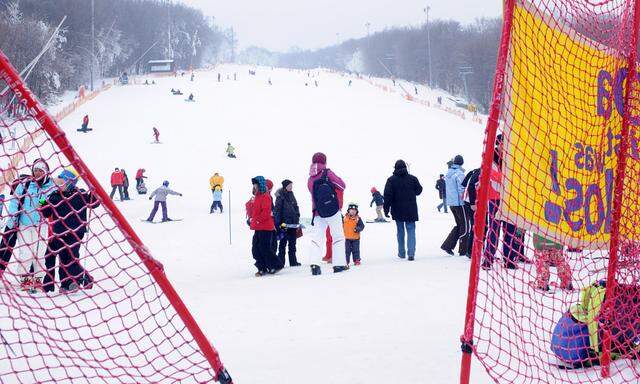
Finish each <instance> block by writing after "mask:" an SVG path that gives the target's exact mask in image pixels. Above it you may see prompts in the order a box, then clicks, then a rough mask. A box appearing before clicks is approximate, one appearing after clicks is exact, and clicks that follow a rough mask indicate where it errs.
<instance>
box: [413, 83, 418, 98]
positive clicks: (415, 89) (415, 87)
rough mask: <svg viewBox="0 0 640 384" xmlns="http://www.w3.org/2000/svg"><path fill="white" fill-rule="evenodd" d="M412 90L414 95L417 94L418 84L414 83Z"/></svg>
mask: <svg viewBox="0 0 640 384" xmlns="http://www.w3.org/2000/svg"><path fill="white" fill-rule="evenodd" d="M413 91H414V92H415V93H416V96H418V86H416V85H414V86H413Z"/></svg>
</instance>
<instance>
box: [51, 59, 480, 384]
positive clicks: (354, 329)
mask: <svg viewBox="0 0 640 384" xmlns="http://www.w3.org/2000/svg"><path fill="white" fill-rule="evenodd" d="M249 69H250V68H249V67H242V66H231V65H229V66H223V67H218V68H215V69H214V70H212V71H210V72H197V73H196V76H195V81H194V82H191V81H189V78H188V76H185V77H180V78H157V79H155V81H156V83H157V84H156V85H149V86H144V85H129V86H122V87H114V88H112V89H111V90H109V91H107V92H105V93H104V94H102V95H100V96H99V97H98V98H96V99H94V100H93V101H91V102H89V103H87V104H86V105H84V106H83V107H82V108H80V109H79V110H78V111H76V112H75V113H74V114H72V115H70V116H69V117H67V118H66V119H65V120H63V121H62V123H61V125H62V127H63V129H64V130H65V131H66V133H67V135H68V137H69V139H70V140H71V142H72V143H73V144H74V146H75V148H76V149H77V150H78V152H79V153H80V154H81V155H82V156H83V158H84V160H85V161H86V162H87V164H88V165H89V166H90V168H91V169H92V170H93V172H94V174H95V175H96V176H98V177H99V178H100V180H102V181H103V186H104V187H105V188H106V189H107V188H108V189H110V187H109V175H110V173H111V172H112V170H113V169H114V168H115V167H120V168H124V169H126V170H127V173H128V174H129V178H130V179H131V181H132V183H133V178H134V174H135V170H136V169H138V168H145V169H146V170H147V176H148V177H149V179H148V180H147V186H148V187H149V188H150V189H153V188H155V187H157V186H159V185H160V184H161V183H162V181H163V180H168V181H170V183H171V187H172V188H173V189H175V190H177V191H179V192H182V193H183V194H184V197H182V198H179V197H178V198H173V196H172V197H170V199H169V202H168V206H169V215H170V217H173V218H183V219H184V220H183V221H181V222H175V223H169V224H163V225H150V224H147V223H142V222H141V221H140V219H142V218H146V216H147V215H148V214H149V211H150V209H151V203H150V202H149V201H148V200H147V197H146V196H138V195H137V194H136V193H135V189H134V188H133V187H132V188H130V191H131V194H132V198H133V199H134V200H132V201H128V202H117V204H118V206H119V208H120V209H121V210H122V212H123V213H124V215H125V216H126V217H127V219H128V220H129V222H130V223H131V224H132V225H133V227H134V228H135V229H136V231H137V233H138V234H139V235H140V236H141V238H142V239H143V241H144V242H145V243H146V245H147V246H148V247H149V248H150V249H151V251H152V253H153V254H154V256H155V257H156V258H158V259H159V260H160V261H161V262H162V263H163V264H164V265H165V270H166V273H167V274H168V276H169V278H170V280H171V281H172V282H173V283H174V285H175V286H176V288H177V290H178V291H179V292H180V294H181V295H182V297H183V299H184V300H185V302H186V303H187V305H188V307H189V308H190V310H191V311H192V313H193V314H194V316H195V318H196V319H198V322H199V324H200V326H201V327H202V328H203V330H204V331H205V333H206V334H207V336H208V337H209V339H210V340H211V341H212V342H213V343H214V345H215V346H216V347H217V348H218V350H219V351H220V353H221V357H222V359H223V361H224V363H225V365H226V366H227V367H228V369H229V371H230V373H231V374H232V376H233V377H234V380H235V381H236V382H238V383H252V384H260V383H269V384H271V383H273V384H275V383H309V384H320V383H322V384H329V383H331V384H341V383H345V384H347V383H348V384H356V383H367V384H370V383H406V384H410V383H426V382H430V383H451V382H455V381H457V378H458V372H459V362H460V345H459V344H460V343H459V335H460V334H461V333H462V324H463V315H464V307H465V298H466V291H467V279H468V267H469V261H468V259H467V258H466V257H464V258H463V257H458V256H455V257H449V256H446V255H445V254H443V252H442V251H440V249H439V247H440V244H441V243H442V241H443V240H444V238H445V236H446V234H447V233H448V232H449V230H450V228H451V225H452V223H453V219H452V216H451V215H450V214H447V215H445V214H443V213H438V212H437V210H436V209H435V206H436V205H437V204H438V198H437V191H436V190H435V189H434V184H435V180H436V178H437V176H438V174H440V173H444V171H445V170H446V164H445V163H446V161H447V160H448V159H450V158H452V157H453V156H454V155H457V154H461V155H463V156H464V158H465V161H466V163H465V168H466V169H472V168H474V167H476V166H478V164H479V162H480V152H481V148H482V139H483V131H484V127H483V126H482V125H480V124H477V123H473V122H471V121H468V120H467V121H465V120H462V119H460V118H458V117H456V116H454V115H451V114H449V113H447V112H445V111H440V110H436V109H431V108H425V107H423V106H421V105H419V104H417V103H412V102H409V101H407V100H404V99H402V98H401V97H398V95H397V94H389V93H384V92H380V91H379V90H378V89H376V88H375V87H372V86H371V85H370V84H368V83H367V82H365V81H364V80H354V82H353V85H352V86H351V87H349V86H348V85H347V83H348V79H347V78H345V77H342V76H341V75H339V74H332V73H327V72H318V73H314V75H315V77H314V78H308V77H307V72H297V71H289V70H284V69H274V70H271V69H266V68H257V74H256V76H250V75H248V70H249ZM218 72H220V73H221V74H222V78H223V81H222V82H218V81H217V74H218ZM234 73H237V76H238V80H237V81H234V80H233V74H234ZM227 76H229V77H230V79H229V80H227ZM269 79H271V82H272V84H273V85H269V84H268V80H269ZM315 80H317V81H318V82H319V86H318V87H316V86H315V84H314V81H315ZM305 82H308V83H309V84H308V86H305ZM171 88H179V89H181V90H182V91H183V93H184V94H185V96H173V95H172V94H171V93H170V92H169V90H170V89H171ZM189 93H193V94H194V95H195V99H196V102H195V103H187V102H185V101H184V99H185V98H186V96H187V95H189ZM85 114H89V115H90V117H91V126H92V128H93V129H94V131H93V132H91V133H90V134H81V133H79V132H77V131H76V129H77V128H78V127H79V126H80V122H81V119H82V116H83V115H85ZM154 126H155V127H157V128H158V129H159V131H160V135H161V136H160V140H161V141H162V143H163V144H161V145H157V144H151V142H152V141H153V138H152V127H154ZM227 142H231V143H232V144H233V145H234V146H235V148H236V154H237V156H238V158H237V159H228V158H227V157H226V156H225V153H224V149H225V147H226V143H227ZM317 151H322V152H324V153H326V154H327V157H328V166H329V167H330V168H331V169H332V170H334V171H335V172H336V173H337V174H339V175H340V176H341V177H342V178H343V179H344V180H345V182H346V184H347V189H346V192H345V202H350V201H355V202H358V203H359V204H360V207H361V209H360V211H361V215H362V216H363V218H373V217H374V215H375V212H374V209H372V208H371V209H370V208H369V207H368V205H369V202H370V201H371V194H370V192H369V190H370V189H371V187H372V186H376V187H377V188H378V189H382V188H383V187H384V183H385V180H386V178H387V177H389V176H390V175H391V172H392V170H393V164H394V162H395V161H396V160H397V159H404V160H405V161H407V162H408V163H410V171H411V173H413V174H414V175H416V176H417V177H418V178H419V179H420V181H421V183H422V184H423V187H424V188H425V190H424V192H423V194H422V196H421V197H420V198H419V208H420V215H421V216H420V217H421V220H420V222H419V223H418V226H417V238H418V246H417V247H418V249H417V255H416V261H415V262H413V263H409V262H408V261H405V260H400V259H399V258H398V257H396V252H397V251H396V240H395V225H394V224H393V223H390V224H370V225H367V227H366V229H365V230H364V232H363V238H362V258H363V264H362V265H361V266H360V267H356V268H352V269H351V270H350V271H348V272H347V273H343V274H338V275H333V274H332V273H330V269H329V268H328V267H327V266H326V265H325V266H323V275H322V276H320V277H312V276H311V274H310V271H309V267H308V262H307V254H308V252H307V246H308V244H307V240H308V236H304V237H302V238H301V240H300V242H299V244H298V249H299V252H298V254H299V261H300V262H302V263H303V264H304V265H303V266H302V267H298V268H286V269H284V270H283V271H282V272H280V273H279V274H278V275H276V276H269V277H264V278H255V277H254V276H253V273H254V272H255V269H254V267H253V259H252V258H251V235H252V234H251V232H250V231H249V229H248V227H247V225H246V223H245V217H244V216H245V215H244V203H245V202H246V201H247V200H248V199H249V197H250V194H251V182H250V179H251V177H253V176H256V175H264V176H265V177H267V178H270V179H271V180H273V182H274V184H275V185H276V187H279V185H280V182H281V181H282V180H283V179H291V180H292V181H293V183H294V184H293V185H294V192H295V194H296V196H297V199H298V202H299V204H300V207H301V210H302V212H303V216H306V217H308V216H310V195H309V193H308V191H307V189H306V180H307V175H308V167H309V164H310V160H311V156H312V154H313V153H314V152H317ZM214 172H219V173H220V174H221V175H223V176H224V177H225V196H224V200H223V204H224V206H225V209H230V210H231V215H230V218H231V220H230V222H229V216H227V211H225V214H224V215H210V214H209V213H208V212H209V206H210V204H211V191H210V188H209V177H210V176H211V175H212V174H213V173H214ZM229 194H230V197H231V201H230V202H229ZM230 238H231V241H232V244H231V245H230V244H229V240H230ZM473 382H474V383H488V382H489V379H488V378H487V377H486V375H485V374H484V373H483V372H482V368H480V367H479V365H475V366H474V370H473Z"/></svg>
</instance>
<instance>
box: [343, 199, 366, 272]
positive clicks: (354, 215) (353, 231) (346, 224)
mask: <svg viewBox="0 0 640 384" xmlns="http://www.w3.org/2000/svg"><path fill="white" fill-rule="evenodd" d="M358 213H359V212H358V204H356V203H350V204H349V208H347V214H346V215H345V217H344V219H343V229H344V238H345V245H344V249H345V253H346V257H347V265H349V263H350V262H351V256H352V255H353V263H354V264H355V265H360V232H362V231H363V230H364V223H363V222H362V219H361V218H360V216H359V215H358Z"/></svg>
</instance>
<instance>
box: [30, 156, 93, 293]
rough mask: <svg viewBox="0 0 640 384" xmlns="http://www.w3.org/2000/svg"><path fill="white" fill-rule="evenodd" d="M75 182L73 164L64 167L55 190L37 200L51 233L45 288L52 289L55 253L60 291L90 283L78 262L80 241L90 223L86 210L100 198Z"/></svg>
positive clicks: (76, 175)
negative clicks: (49, 224) (69, 166)
mask: <svg viewBox="0 0 640 384" xmlns="http://www.w3.org/2000/svg"><path fill="white" fill-rule="evenodd" d="M77 182H78V174H77V172H76V171H75V170H74V169H73V168H68V169H64V170H63V171H62V172H61V173H60V174H59V175H58V179H57V182H56V184H58V190H56V191H55V192H53V193H52V194H51V195H49V196H48V197H47V198H46V199H44V198H43V199H42V200H41V201H40V212H41V213H42V215H43V216H44V217H46V218H48V219H49V221H50V223H51V230H52V233H53V236H51V237H50V238H49V244H48V248H47V249H48V250H49V252H48V253H47V255H46V256H45V267H46V274H45V276H44V281H43V282H42V288H43V290H44V291H45V292H53V291H54V290H55V284H54V278H55V267H56V256H57V257H58V259H59V262H58V276H59V278H60V290H61V291H62V292H73V291H76V290H78V289H80V288H87V289H89V288H91V287H92V286H93V278H91V276H90V275H89V273H88V272H86V271H85V270H84V268H83V267H82V265H81V264H80V245H81V243H82V239H83V238H84V236H85V234H86V233H87V227H88V225H89V223H88V222H87V210H88V209H89V208H96V207H98V206H99V205H100V202H99V200H98V198H97V197H96V196H95V195H93V194H92V193H90V192H86V191H84V190H83V189H80V188H78V187H76V184H77Z"/></svg>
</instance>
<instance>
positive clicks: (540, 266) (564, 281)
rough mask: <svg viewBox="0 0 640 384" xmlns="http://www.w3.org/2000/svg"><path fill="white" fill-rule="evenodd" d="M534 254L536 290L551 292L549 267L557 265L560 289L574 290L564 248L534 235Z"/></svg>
mask: <svg viewBox="0 0 640 384" xmlns="http://www.w3.org/2000/svg"><path fill="white" fill-rule="evenodd" d="M533 249H534V251H533V254H534V257H535V263H536V280H535V288H536V289H540V290H543V291H548V290H549V266H550V265H555V266H556V268H557V270H558V277H559V278H560V288H562V289H566V290H572V289H573V286H572V284H571V267H570V266H569V263H567V260H566V258H565V256H564V247H563V246H562V244H558V243H556V242H553V241H551V240H549V239H546V238H544V237H542V236H540V235H538V234H534V235H533Z"/></svg>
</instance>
